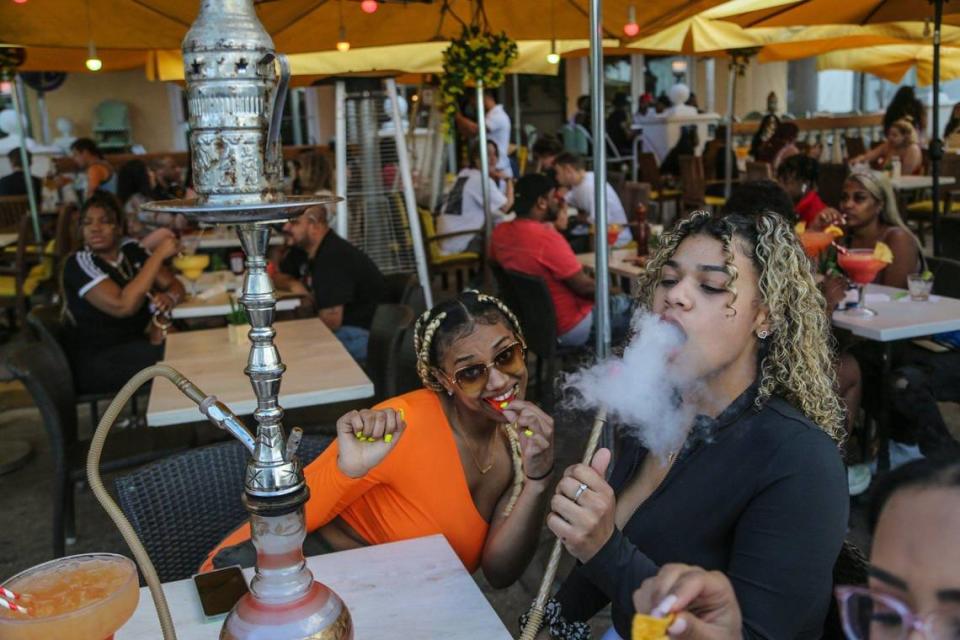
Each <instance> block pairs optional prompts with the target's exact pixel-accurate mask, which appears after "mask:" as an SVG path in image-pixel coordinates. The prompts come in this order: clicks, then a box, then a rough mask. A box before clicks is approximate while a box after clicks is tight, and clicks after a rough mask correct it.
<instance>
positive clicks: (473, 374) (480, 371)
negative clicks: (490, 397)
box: [453, 364, 488, 394]
mask: <svg viewBox="0 0 960 640" xmlns="http://www.w3.org/2000/svg"><path fill="white" fill-rule="evenodd" d="M487 376H488V371H487V367H486V365H482V364H475V365H473V366H470V367H464V368H463V369H460V370H459V371H457V372H456V373H455V374H454V376H453V380H454V382H456V383H457V386H458V387H460V388H461V389H463V390H464V391H465V392H466V393H470V394H473V393H476V392H478V391H482V390H483V388H484V387H485V386H487Z"/></svg>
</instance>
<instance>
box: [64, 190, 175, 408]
mask: <svg viewBox="0 0 960 640" xmlns="http://www.w3.org/2000/svg"><path fill="white" fill-rule="evenodd" d="M123 222H124V217H123V213H122V212H121V211H120V206H119V204H118V203H117V201H116V198H115V197H114V196H113V195H112V194H109V193H105V192H103V191H100V192H97V193H94V194H93V195H92V196H91V197H90V198H88V199H87V201H86V202H85V203H84V204H83V208H82V209H81V210H80V224H81V226H82V229H81V231H82V234H83V244H84V247H83V249H82V250H80V251H77V252H76V253H73V254H71V255H70V256H69V257H68V258H67V259H66V261H65V263H64V266H63V291H64V302H65V308H64V316H65V321H66V322H65V325H66V327H65V332H64V333H65V336H64V342H65V344H64V347H65V350H66V352H67V356H68V358H69V360H70V368H71V370H72V371H73V377H74V381H75V385H76V390H77V392H78V393H100V392H113V391H117V390H119V389H120V387H122V386H123V385H124V384H125V383H126V382H127V380H129V379H130V377H131V376H133V374H135V373H136V372H137V371H140V370H141V369H143V368H144V367H146V366H149V365H151V364H154V363H155V362H157V360H160V359H161V358H162V357H163V338H164V337H165V332H166V328H167V327H168V326H169V320H168V319H165V318H164V317H163V315H164V314H165V313H166V312H169V311H170V309H172V308H173V307H174V306H176V304H177V303H178V302H180V301H181V300H182V299H183V296H184V290H183V285H182V284H181V283H180V281H179V280H177V278H176V277H174V275H173V273H172V272H171V271H170V269H168V268H167V267H166V266H164V264H163V263H164V261H165V260H166V259H167V258H170V257H172V256H174V255H176V253H177V252H178V251H179V248H180V247H179V244H178V243H177V239H176V238H174V237H173V236H170V237H167V238H164V239H163V240H162V241H161V242H160V243H159V244H158V245H157V246H156V248H155V249H154V252H153V254H149V253H147V252H146V251H145V250H144V249H143V247H141V246H140V245H139V244H137V242H136V241H135V240H132V239H131V238H125V237H124V233H123ZM151 318H152V320H151ZM148 331H149V332H150V336H149V337H148V335H147V333H148Z"/></svg>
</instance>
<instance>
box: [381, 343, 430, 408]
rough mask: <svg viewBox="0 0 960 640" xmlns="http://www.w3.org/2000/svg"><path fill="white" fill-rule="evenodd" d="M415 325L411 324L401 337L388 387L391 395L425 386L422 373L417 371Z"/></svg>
mask: <svg viewBox="0 0 960 640" xmlns="http://www.w3.org/2000/svg"><path fill="white" fill-rule="evenodd" d="M413 334H414V326H413V325H411V326H409V327H407V329H406V330H405V331H404V332H403V335H402V336H401V337H400V350H399V352H398V354H397V366H396V368H395V369H394V371H393V379H392V380H390V381H389V382H388V383H387V384H388V388H389V389H391V392H390V396H391V397H392V396H398V395H401V394H404V393H408V392H410V391H416V390H417V389H420V388H422V387H423V383H422V382H420V375H419V374H418V373H417V352H416V351H414V349H413Z"/></svg>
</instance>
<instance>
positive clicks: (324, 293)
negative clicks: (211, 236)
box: [274, 205, 386, 363]
mask: <svg viewBox="0 0 960 640" xmlns="http://www.w3.org/2000/svg"><path fill="white" fill-rule="evenodd" d="M283 235H284V236H286V239H287V246H288V247H289V249H288V251H287V254H286V255H285V256H284V257H283V260H281V262H280V267H279V272H278V273H277V275H276V277H275V279H274V280H275V284H276V286H277V288H279V289H285V290H287V291H292V292H294V293H297V294H301V295H309V296H311V297H312V298H313V304H314V306H315V308H316V309H317V310H318V315H319V317H320V319H321V320H323V323H324V324H325V325H327V327H329V328H330V330H331V331H333V334H334V335H335V336H337V339H338V340H340V342H342V343H343V346H344V347H346V349H347V351H349V352H350V355H351V356H353V358H354V360H356V361H357V362H360V363H363V362H365V361H366V359H367V341H368V339H369V337H370V323H371V322H372V321H373V314H374V312H375V311H376V309H377V305H378V304H380V302H381V301H382V300H383V297H384V295H385V291H386V283H385V282H384V279H383V274H382V273H380V269H378V268H377V265H376V264H374V262H373V260H371V259H370V258H369V256H367V254H365V253H364V252H363V251H361V250H360V249H358V248H357V247H355V246H353V245H352V244H351V243H350V242H348V241H347V240H344V239H343V238H341V237H340V236H338V235H337V233H336V232H335V231H334V230H333V229H331V228H330V224H329V222H328V220H327V209H326V207H324V206H322V205H318V206H315V207H310V208H309V209H307V210H306V211H304V212H303V214H302V215H300V217H299V218H296V219H294V220H290V221H289V222H287V223H286V224H284V225H283Z"/></svg>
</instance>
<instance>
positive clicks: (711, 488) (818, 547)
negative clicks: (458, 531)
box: [556, 384, 849, 640]
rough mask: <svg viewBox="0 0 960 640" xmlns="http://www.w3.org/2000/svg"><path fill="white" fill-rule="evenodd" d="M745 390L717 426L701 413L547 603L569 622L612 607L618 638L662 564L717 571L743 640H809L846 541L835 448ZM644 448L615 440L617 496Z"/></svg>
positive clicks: (774, 401)
mask: <svg viewBox="0 0 960 640" xmlns="http://www.w3.org/2000/svg"><path fill="white" fill-rule="evenodd" d="M756 393H757V385H756V384H755V385H753V386H751V387H750V388H749V389H747V391H745V392H744V393H743V394H742V395H741V396H740V397H739V398H737V399H736V400H735V401H734V402H733V403H731V404H730V406H728V407H727V408H726V409H725V410H724V411H723V412H722V413H721V414H720V415H719V416H718V417H717V418H716V419H711V418H708V417H706V416H700V417H698V418H697V420H696V421H695V423H694V426H693V428H692V429H691V432H690V435H689V436H688V439H687V444H686V446H685V447H684V449H683V450H682V451H681V452H680V454H679V455H678V457H677V459H676V461H675V462H674V464H673V467H672V468H671V469H670V470H669V472H668V473H667V475H666V477H665V478H664V480H663V482H662V483H661V484H660V486H659V487H658V488H657V489H656V490H655V491H654V492H653V493H652V494H651V495H650V497H649V498H647V499H646V501H644V502H643V503H642V504H641V505H640V507H639V508H638V509H637V510H636V512H634V514H633V515H632V516H631V517H630V519H629V520H628V521H627V523H626V525H625V526H624V527H623V530H622V531H621V530H619V529H615V530H614V533H613V535H612V536H611V537H610V539H609V540H608V541H607V543H606V544H605V545H604V546H603V547H602V548H601V549H600V551H598V552H597V554H596V555H594V557H593V558H591V559H590V560H589V561H588V562H587V563H586V564H579V563H578V564H577V566H576V567H575V568H574V569H573V571H571V573H570V575H569V576H568V577H567V579H566V580H565V581H564V583H563V585H562V586H561V588H560V591H559V592H558V593H557V596H556V599H557V600H558V602H559V603H560V605H561V607H562V616H563V617H564V618H565V619H566V620H568V621H575V620H581V621H585V620H588V619H589V618H590V617H592V616H593V615H594V614H595V613H597V611H599V610H600V609H601V608H603V607H604V606H605V605H606V604H607V603H608V602H610V603H612V609H613V622H614V626H615V627H616V630H617V632H618V633H619V634H620V636H621V637H624V638H628V637H629V633H630V631H629V630H630V620H631V616H632V614H633V602H632V596H633V592H634V590H636V589H637V588H639V587H640V584H641V582H643V580H645V579H646V578H649V577H651V576H653V575H655V574H656V573H657V571H658V570H659V567H660V566H661V565H664V564H667V563H671V562H682V563H686V564H692V565H699V566H701V567H704V568H706V569H708V570H719V571H722V572H724V573H725V574H726V575H727V577H729V578H730V581H731V582H732V583H733V587H734V589H735V591H736V595H737V600H738V601H739V603H740V608H741V609H742V612H743V637H744V638H769V639H772V640H790V639H798V640H800V639H803V640H805V639H808V638H810V639H814V638H819V637H820V634H821V630H822V625H823V620H824V617H825V616H826V613H827V608H828V605H829V601H830V598H831V587H832V569H833V565H834V562H835V561H836V559H837V556H838V554H839V552H840V547H841V545H842V543H843V538H844V535H845V532H846V526H847V517H848V509H849V502H848V500H849V499H848V495H847V482H846V473H845V470H844V466H843V463H842V461H841V458H840V453H839V451H838V449H837V445H836V443H835V442H834V441H833V440H832V439H831V438H830V437H829V436H828V435H827V434H826V433H825V432H824V431H822V430H821V429H819V428H818V427H817V426H816V425H814V424H813V423H812V422H811V421H810V420H809V419H807V418H806V416H804V415H803V414H802V413H801V412H800V411H798V410H797V409H795V408H794V407H793V406H791V405H790V404H788V403H787V402H786V401H784V400H783V399H781V398H777V397H773V398H771V399H769V400H768V401H767V402H766V403H765V404H764V405H763V407H762V408H759V409H758V408H757V406H756V405H755V403H754V401H755V399H756ZM646 455H647V451H646V450H645V449H644V448H643V447H642V446H641V445H640V444H638V443H637V441H636V440H634V439H632V438H625V439H624V440H623V442H622V444H621V449H620V452H619V454H618V457H617V461H616V463H615V465H614V469H613V471H612V474H611V477H610V484H611V486H612V487H613V489H614V491H615V492H617V493H618V494H619V492H620V490H621V489H623V488H624V487H625V485H626V484H627V482H628V481H629V480H630V479H631V478H633V477H634V475H635V474H636V473H637V472H638V471H639V469H640V465H641V463H642V462H643V459H644V457H645V456H646Z"/></svg>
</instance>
